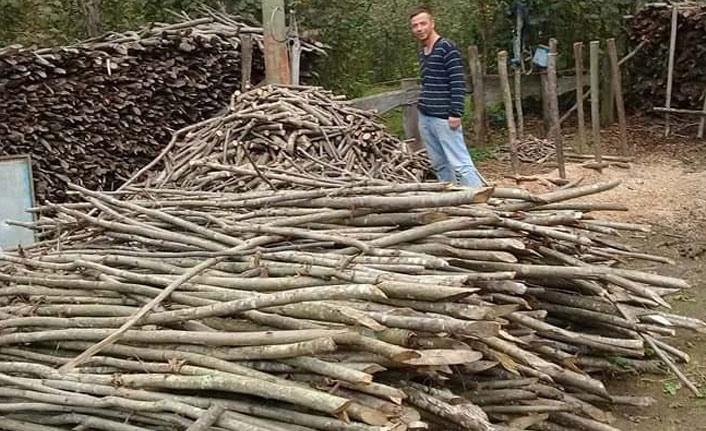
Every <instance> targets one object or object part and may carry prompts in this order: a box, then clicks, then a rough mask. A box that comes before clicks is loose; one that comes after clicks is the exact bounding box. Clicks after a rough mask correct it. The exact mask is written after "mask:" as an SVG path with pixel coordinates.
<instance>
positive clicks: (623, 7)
mask: <svg viewBox="0 0 706 431" xmlns="http://www.w3.org/2000/svg"><path fill="white" fill-rule="evenodd" d="M83 1H85V0H0V45H7V44H11V43H22V44H25V45H28V44H36V45H56V44H64V43H67V42H70V41H75V40H77V39H81V38H85V37H86V30H85V28H84V27H85V26H84V23H83V22H84V16H83V14H84V12H83V7H82V2H83ZM200 2H202V3H205V4H207V5H209V6H213V7H222V8H224V9H226V10H229V11H235V12H238V13H240V14H242V15H244V16H246V17H255V18H256V19H258V20H261V19H262V17H261V12H260V6H261V0H200ZM198 3H199V1H197V0H102V4H101V15H102V28H103V30H106V31H111V30H116V31H124V30H128V29H134V28H137V27H139V26H141V25H143V24H145V23H148V22H154V21H166V20H169V19H171V18H172V16H171V14H170V13H169V12H168V10H170V9H171V10H177V11H178V10H185V11H189V10H192V9H193V8H194V7H195V6H196V5H197V4H198ZM421 3H424V4H427V5H429V6H431V7H432V9H433V10H434V15H435V20H436V26H437V30H438V31H439V33H440V34H442V35H443V36H445V37H448V38H450V39H452V40H454V41H455V42H456V43H457V44H458V46H459V47H460V48H461V52H462V54H463V55H464V56H465V55H466V47H468V46H469V45H471V44H477V45H479V46H480V49H481V54H482V55H483V56H484V58H485V63H487V65H488V69H489V71H492V69H493V65H494V63H495V61H494V56H495V53H496V52H497V51H498V50H501V49H505V50H508V51H511V46H512V42H511V41H512V29H513V27H514V20H512V19H510V18H509V17H508V11H509V8H510V6H511V4H513V3H514V0H474V1H469V0H426V1H423V0H337V1H331V0H288V1H287V2H286V6H287V8H288V9H293V10H296V12H297V15H298V18H299V23H300V28H301V29H302V30H309V31H312V30H313V31H314V32H315V33H316V34H318V35H319V36H318V37H319V39H320V40H321V41H324V42H326V43H327V44H329V45H330V46H331V51H330V55H329V56H328V57H326V58H324V59H322V60H321V64H320V67H319V71H320V83H321V84H322V85H325V86H326V87H329V88H332V89H334V90H337V91H342V92H345V93H347V94H348V95H349V96H352V97H355V96H360V95H362V94H363V93H364V92H365V89H366V87H367V86H369V85H370V84H373V83H377V82H382V81H389V80H395V79H400V78H403V77H411V76H416V75H417V74H418V65H417V55H416V53H417V50H418V43H417V41H415V40H414V38H413V36H412V34H411V31H410V29H409V22H408V18H407V17H408V14H407V12H408V10H409V9H410V8H411V7H413V6H417V5H419V4H421ZM526 3H527V4H528V6H529V8H530V17H531V24H532V27H531V29H532V30H531V33H532V35H531V41H530V43H531V45H533V46H536V45H538V44H540V43H541V44H546V43H547V42H548V39H549V38H550V37H555V38H557V39H558V40H559V47H560V49H561V50H562V52H563V53H564V54H565V55H562V56H561V57H560V59H561V60H562V61H564V62H566V65H569V66H570V64H572V61H573V60H572V56H571V49H570V47H571V44H572V43H573V42H575V41H579V40H583V41H588V40H590V39H595V38H605V37H607V36H618V35H619V33H620V31H622V30H621V28H622V27H623V18H622V16H623V15H624V14H626V13H629V12H631V9H632V7H633V6H634V5H635V4H636V0H583V1H579V2H570V1H565V0H526ZM560 66H562V65H560ZM464 124H465V122H464Z"/></svg>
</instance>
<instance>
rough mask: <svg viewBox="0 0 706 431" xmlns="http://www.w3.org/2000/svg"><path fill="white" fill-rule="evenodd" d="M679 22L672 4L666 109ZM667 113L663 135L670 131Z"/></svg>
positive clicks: (671, 80) (672, 82) (677, 14)
mask: <svg viewBox="0 0 706 431" xmlns="http://www.w3.org/2000/svg"><path fill="white" fill-rule="evenodd" d="M678 24H679V8H678V7H677V5H674V6H672V32H671V34H670V36H669V65H668V66H667V95H666V100H665V103H664V106H666V107H667V109H669V108H671V107H672V88H673V87H674V55H675V53H676V50H677V26H678ZM670 121H671V119H670V117H669V113H667V114H665V116H664V136H669V132H670V126H671V124H670Z"/></svg>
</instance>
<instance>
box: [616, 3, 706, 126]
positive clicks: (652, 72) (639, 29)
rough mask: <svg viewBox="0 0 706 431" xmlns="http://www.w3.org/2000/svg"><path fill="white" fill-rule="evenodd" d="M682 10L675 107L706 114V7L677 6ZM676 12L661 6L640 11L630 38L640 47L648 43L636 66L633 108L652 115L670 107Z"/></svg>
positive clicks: (631, 101) (632, 66)
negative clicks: (654, 110) (671, 48)
mask: <svg viewBox="0 0 706 431" xmlns="http://www.w3.org/2000/svg"><path fill="white" fill-rule="evenodd" d="M672 3H675V4H677V5H679V9H678V19H677V37H676V50H675V61H674V87H673V90H672V107H675V108H680V109H690V110H701V109H702V108H703V106H704V102H703V100H704V97H706V84H705V83H706V70H705V69H704V68H703V67H702V65H703V64H706V51H704V49H703V45H704V40H706V5H704V4H703V3H701V4H699V3H694V2H682V3H679V2H672ZM671 16H672V7H671V6H670V5H667V4H661V6H660V5H659V4H657V5H652V6H648V7H645V8H643V9H641V10H640V12H639V13H637V14H636V15H635V16H634V17H633V18H632V19H631V20H630V22H629V27H628V37H629V41H630V44H631V45H632V46H633V47H634V46H637V45H639V44H640V43H642V42H646V43H645V45H644V46H643V48H642V49H641V50H640V51H639V52H638V54H637V55H635V57H634V59H633V60H632V63H631V70H632V76H631V86H632V88H631V89H630V91H629V92H628V94H629V98H628V102H629V106H632V107H633V108H634V109H636V110H640V111H644V112H650V111H651V110H652V108H654V107H663V106H665V104H664V102H665V96H666V92H667V74H668V70H667V69H668V67H667V63H668V59H669V46H670V36H671V31H672V24H671V23H672V18H671Z"/></svg>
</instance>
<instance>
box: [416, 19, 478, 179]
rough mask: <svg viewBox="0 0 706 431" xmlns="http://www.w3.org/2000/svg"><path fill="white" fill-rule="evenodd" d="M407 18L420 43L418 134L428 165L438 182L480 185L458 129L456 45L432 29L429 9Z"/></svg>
mask: <svg viewBox="0 0 706 431" xmlns="http://www.w3.org/2000/svg"><path fill="white" fill-rule="evenodd" d="M409 20H410V24H411V25H412V32H413V33H414V36H415V37H416V38H417V39H419V41H420V42H422V48H421V49H420V50H419V63H420V66H421V71H422V93H421V95H420V96H419V133H420V135H421V137H422V141H424V146H425V147H426V150H427V153H429V159H430V161H431V165H432V167H433V168H434V171H435V172H436V176H437V178H438V179H439V181H444V182H450V183H455V184H459V185H462V186H470V187H480V186H482V185H483V183H482V181H481V179H480V176H479V175H478V172H477V171H476V168H475V166H474V165H473V161H472V160H471V155H470V154H469V153H468V148H467V147H466V143H465V142H464V140H463V130H462V128H461V117H462V116H463V109H464V105H465V97H466V83H465V76H464V73H463V63H462V61H461V55H460V53H459V51H458V48H457V47H456V45H454V44H453V43H452V42H451V41H449V40H447V39H445V38H443V37H441V36H439V34H438V33H437V32H436V30H435V26H434V17H433V16H432V13H431V10H430V9H428V8H426V7H419V8H417V9H415V10H414V11H413V12H412V13H411V14H410V16H409Z"/></svg>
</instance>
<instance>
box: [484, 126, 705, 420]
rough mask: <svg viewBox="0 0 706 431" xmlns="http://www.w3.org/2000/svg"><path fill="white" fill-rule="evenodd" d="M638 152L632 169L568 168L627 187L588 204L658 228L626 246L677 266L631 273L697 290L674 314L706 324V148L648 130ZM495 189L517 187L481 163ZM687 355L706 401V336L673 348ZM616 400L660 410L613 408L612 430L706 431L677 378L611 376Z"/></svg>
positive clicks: (697, 401)
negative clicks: (618, 206) (619, 206)
mask: <svg viewBox="0 0 706 431" xmlns="http://www.w3.org/2000/svg"><path fill="white" fill-rule="evenodd" d="M630 130H631V138H632V140H633V142H634V143H635V144H636V146H637V152H636V154H639V156H637V157H636V160H635V162H634V163H632V164H631V167H630V169H620V168H609V169H607V170H605V171H604V172H603V173H602V174H599V173H597V172H595V171H592V170H589V169H585V168H582V167H580V166H579V165H577V164H573V165H569V166H567V173H568V177H569V178H570V179H572V180H575V179H578V178H584V180H583V182H584V183H585V184H590V183H595V182H601V181H609V180H614V179H620V180H621V185H620V186H618V187H617V188H615V189H614V190H611V191H609V192H606V193H602V194H600V195H597V196H591V197H588V198H585V200H587V201H601V202H622V203H624V204H626V206H627V207H628V208H629V210H630V211H629V212H614V213H608V212H603V213H599V214H596V218H600V219H609V220H617V221H624V222H631V223H645V224H650V225H652V228H653V229H652V230H653V231H652V233H651V234H649V235H646V234H636V235H629V234H628V235H625V236H624V238H622V241H623V242H625V243H628V244H630V245H633V246H635V247H636V248H639V249H641V250H644V251H646V252H649V253H653V254H658V255H662V256H666V257H669V258H671V259H673V260H674V261H675V262H676V265H663V264H655V263H652V262H649V263H644V262H631V263H630V266H631V267H634V268H641V269H646V270H654V271H656V272H659V273H661V274H665V275H672V276H678V277H682V278H684V279H686V280H688V281H689V282H690V283H691V285H692V286H693V288H692V289H691V290H690V291H688V292H684V293H683V294H680V295H678V296H673V297H671V298H669V300H670V302H671V303H672V305H673V307H674V311H676V312H677V313H681V314H684V315H687V316H691V317H696V318H699V319H706V141H703V140H702V141H697V140H696V139H690V138H684V137H679V136H677V137H673V138H670V139H664V138H662V137H661V136H660V135H659V134H658V133H657V132H656V131H655V130H651V129H650V127H649V126H639V127H635V126H633V127H631V129H630ZM603 137H604V142H607V147H608V148H609V151H610V149H611V148H614V145H613V144H614V143H615V141H616V132H615V129H609V130H606V131H604V132H603ZM478 165H479V168H480V169H481V172H483V174H484V175H485V176H486V177H487V178H488V179H489V181H491V182H494V183H497V184H501V185H506V186H516V184H515V183H514V181H512V180H508V179H505V178H503V175H504V174H506V173H509V172H510V169H509V165H508V164H507V163H503V162H497V161H492V162H486V163H483V162H481V163H478ZM522 174H525V175H535V174H539V175H542V176H546V177H557V176H558V174H557V173H556V171H555V170H554V169H552V168H551V167H547V166H537V165H524V166H523V171H522ZM523 186H524V187H526V188H528V189H530V190H533V191H535V192H542V191H546V190H547V188H546V186H544V185H542V184H541V183H539V182H530V183H524V184H523ZM670 342H671V343H672V344H674V345H675V346H676V347H678V348H680V349H682V350H683V351H685V352H687V353H688V354H689V355H690V357H691V361H690V363H689V364H686V365H682V369H683V370H684V371H685V373H686V374H687V375H688V376H689V377H690V378H691V379H692V380H693V381H694V382H695V383H696V384H697V385H698V386H699V387H700V388H702V390H703V392H704V395H706V334H694V333H691V332H686V331H684V332H680V333H679V334H678V337H677V338H675V339H673V340H672V341H670ZM604 380H605V381H607V382H608V385H609V389H610V391H611V392H612V393H615V394H623V395H635V396H651V397H653V398H655V399H656V400H657V404H656V405H654V406H652V407H650V408H642V409H637V408H624V407H620V408H614V409H613V413H614V415H615V417H616V421H615V423H613V424H612V425H613V426H615V427H617V428H619V429H621V430H625V431H677V430H679V431H681V430H684V431H686V430H706V398H696V397H694V396H693V395H691V393H690V392H689V391H688V389H686V388H682V387H681V385H680V383H679V381H678V380H677V379H676V378H674V377H672V376H671V375H664V376H636V375H624V376H605V378H604Z"/></svg>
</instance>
